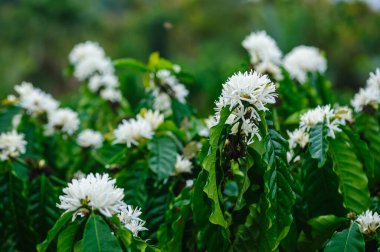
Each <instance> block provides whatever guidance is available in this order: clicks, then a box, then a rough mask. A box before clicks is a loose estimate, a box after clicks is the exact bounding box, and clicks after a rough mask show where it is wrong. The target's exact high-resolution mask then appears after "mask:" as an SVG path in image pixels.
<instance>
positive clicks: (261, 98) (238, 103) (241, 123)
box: [208, 71, 277, 144]
mask: <svg viewBox="0 0 380 252" xmlns="http://www.w3.org/2000/svg"><path fill="white" fill-rule="evenodd" d="M276 97H277V93H276V88H275V85H274V84H273V83H272V82H271V81H270V80H269V78H268V76H267V75H261V74H259V73H257V72H255V71H250V72H244V73H241V72H238V73H236V74H234V75H232V76H231V77H230V78H229V79H228V80H227V82H226V83H224V84H223V90H222V95H221V96H220V97H219V100H218V101H217V102H216V109H215V110H216V114H215V120H214V122H208V124H209V125H210V126H212V125H215V124H217V123H218V122H219V120H220V111H221V110H222V109H223V108H224V107H228V108H229V109H230V111H231V115H230V116H229V117H228V119H227V122H226V123H227V124H230V125H232V130H231V134H234V135H237V134H242V135H244V137H245V139H246V142H247V144H251V143H253V141H254V137H255V136H256V137H257V138H258V139H259V140H261V136H260V134H259V128H258V122H259V121H260V120H261V119H260V116H259V113H258V111H266V110H268V108H267V107H266V105H267V104H273V103H275V101H276Z"/></svg>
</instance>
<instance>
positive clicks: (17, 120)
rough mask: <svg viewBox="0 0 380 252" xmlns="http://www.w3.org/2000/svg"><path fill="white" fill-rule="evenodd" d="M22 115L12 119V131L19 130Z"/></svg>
mask: <svg viewBox="0 0 380 252" xmlns="http://www.w3.org/2000/svg"><path fill="white" fill-rule="evenodd" d="M21 119H22V114H16V115H14V116H13V118H12V129H17V128H18V126H19V125H20V123H21Z"/></svg>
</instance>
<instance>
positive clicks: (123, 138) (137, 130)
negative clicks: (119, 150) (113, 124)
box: [113, 119, 154, 147]
mask: <svg viewBox="0 0 380 252" xmlns="http://www.w3.org/2000/svg"><path fill="white" fill-rule="evenodd" d="M153 134H154V132H153V130H152V127H151V125H150V123H149V122H147V121H146V120H136V119H131V120H129V121H127V120H123V121H122V123H121V124H119V126H118V127H117V129H115V131H114V136H115V140H114V141H113V144H126V145H127V146H128V147H131V145H132V144H134V145H138V144H139V141H140V140H142V139H151V138H152V136H153Z"/></svg>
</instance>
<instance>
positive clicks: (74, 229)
mask: <svg viewBox="0 0 380 252" xmlns="http://www.w3.org/2000/svg"><path fill="white" fill-rule="evenodd" d="M84 220H85V219H82V220H81V221H79V222H78V221H75V222H72V223H70V224H69V225H68V226H67V227H66V228H65V229H64V230H63V231H62V232H61V233H60V234H59V236H58V241H57V252H71V251H73V249H74V246H75V243H76V242H75V239H76V237H77V235H78V231H79V229H80V227H81V224H83V223H84Z"/></svg>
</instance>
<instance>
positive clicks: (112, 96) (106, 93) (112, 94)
mask: <svg viewBox="0 0 380 252" xmlns="http://www.w3.org/2000/svg"><path fill="white" fill-rule="evenodd" d="M100 97H102V98H103V99H104V100H106V101H110V102H112V103H118V102H120V101H121V98H122V94H121V92H120V90H119V89H115V88H106V89H103V90H102V91H100Z"/></svg>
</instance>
